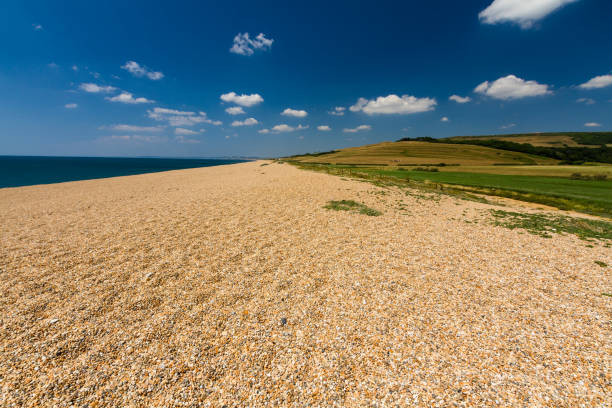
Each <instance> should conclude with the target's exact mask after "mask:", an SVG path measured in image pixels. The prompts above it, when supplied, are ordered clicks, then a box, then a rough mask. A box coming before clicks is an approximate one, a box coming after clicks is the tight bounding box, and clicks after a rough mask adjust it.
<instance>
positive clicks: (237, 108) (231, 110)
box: [225, 106, 246, 115]
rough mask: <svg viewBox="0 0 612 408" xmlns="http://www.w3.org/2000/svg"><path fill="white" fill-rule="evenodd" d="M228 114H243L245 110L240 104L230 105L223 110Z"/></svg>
mask: <svg viewBox="0 0 612 408" xmlns="http://www.w3.org/2000/svg"><path fill="white" fill-rule="evenodd" d="M225 111H226V112H227V113H229V114H230V115H244V114H245V113H246V112H245V111H244V109H242V107H240V106H232V107H230V108H227V109H226V110H225Z"/></svg>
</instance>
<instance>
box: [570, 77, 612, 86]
mask: <svg viewBox="0 0 612 408" xmlns="http://www.w3.org/2000/svg"><path fill="white" fill-rule="evenodd" d="M610 85H612V75H600V76H596V77H595V78H591V79H589V80H588V81H587V82H585V83H584V84H582V85H578V87H579V88H582V89H598V88H605V87H606V86H610Z"/></svg>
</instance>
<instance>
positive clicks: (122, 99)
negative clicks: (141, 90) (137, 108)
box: [105, 92, 155, 105]
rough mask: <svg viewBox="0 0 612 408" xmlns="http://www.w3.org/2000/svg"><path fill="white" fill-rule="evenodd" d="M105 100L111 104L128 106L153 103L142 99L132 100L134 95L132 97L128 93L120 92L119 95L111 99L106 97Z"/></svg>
mask: <svg viewBox="0 0 612 408" xmlns="http://www.w3.org/2000/svg"><path fill="white" fill-rule="evenodd" d="M105 99H106V100H108V101H111V102H119V103H127V104H130V105H136V104H140V103H153V102H155V101H152V100H150V99H147V98H143V97H139V98H134V95H132V94H131V93H130V92H121V93H120V94H119V95H116V96H113V97H109V96H107V97H106V98H105Z"/></svg>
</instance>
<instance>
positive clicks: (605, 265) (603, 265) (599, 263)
mask: <svg viewBox="0 0 612 408" xmlns="http://www.w3.org/2000/svg"><path fill="white" fill-rule="evenodd" d="M595 263H596V264H597V265H599V266H601V267H602V268H607V267H608V264H607V263H605V262H602V261H595Z"/></svg>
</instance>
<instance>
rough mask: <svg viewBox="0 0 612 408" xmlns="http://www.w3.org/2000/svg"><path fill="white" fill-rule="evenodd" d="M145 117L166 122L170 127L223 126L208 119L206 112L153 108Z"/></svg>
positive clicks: (217, 121) (219, 122) (216, 121)
mask: <svg viewBox="0 0 612 408" xmlns="http://www.w3.org/2000/svg"><path fill="white" fill-rule="evenodd" d="M147 116H148V117H149V118H151V119H154V120H158V121H166V122H168V123H169V124H170V126H174V127H181V126H193V125H195V124H196V123H208V124H211V125H215V126H219V125H222V124H223V123H222V122H221V121H219V120H212V119H209V118H208V115H206V112H198V113H196V112H191V111H180V110H176V109H166V108H153V110H148V111H147Z"/></svg>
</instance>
